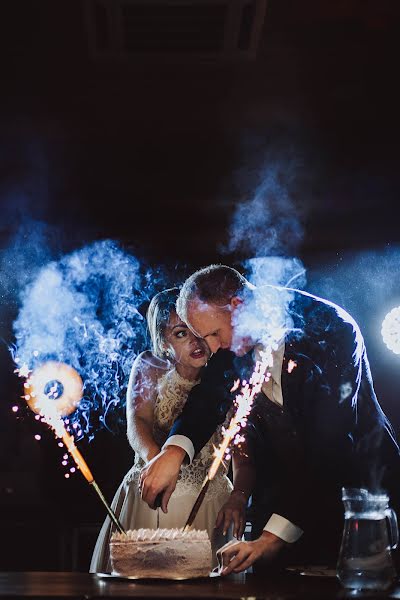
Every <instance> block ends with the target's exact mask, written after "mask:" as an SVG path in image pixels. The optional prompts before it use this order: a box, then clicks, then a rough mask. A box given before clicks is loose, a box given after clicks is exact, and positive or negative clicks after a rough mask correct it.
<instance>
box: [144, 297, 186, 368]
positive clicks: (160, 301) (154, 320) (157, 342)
mask: <svg viewBox="0 0 400 600" xmlns="http://www.w3.org/2000/svg"><path fill="white" fill-rule="evenodd" d="M178 295H179V288H177V287H174V288H168V289H166V290H163V291H162V292H158V294H156V295H155V296H153V298H152V299H151V302H150V304H149V308H148V309H147V313H146V319H147V327H148V330H149V334H150V340H151V349H152V352H153V354H154V355H155V356H158V357H159V358H166V353H165V350H164V335H165V328H166V326H167V325H168V321H169V319H170V316H171V313H173V312H176V301H177V299H178Z"/></svg>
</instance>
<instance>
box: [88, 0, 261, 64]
mask: <svg viewBox="0 0 400 600" xmlns="http://www.w3.org/2000/svg"><path fill="white" fill-rule="evenodd" d="M266 4H267V0H214V1H211V0H185V1H183V0H181V1H179V0H175V1H173V0H145V1H144V0H141V1H139V0H86V16H87V25H88V38H89V49H90V54H91V56H92V57H93V58H96V59H112V58H114V59H124V60H126V59H128V60H132V61H135V60H139V59H140V58H152V57H153V58H154V59H156V60H159V59H160V58H162V59H163V60H164V59H166V60H176V59H184V60H193V59H207V60H210V59H211V60H218V59H222V60H232V59H237V58H254V57H255V56H256V53H257V48H258V45H259V41H260V37H261V32H262V27H263V23H264V18H265V11H266Z"/></svg>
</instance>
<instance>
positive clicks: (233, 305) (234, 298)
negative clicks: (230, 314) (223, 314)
mask: <svg viewBox="0 0 400 600" xmlns="http://www.w3.org/2000/svg"><path fill="white" fill-rule="evenodd" d="M229 304H230V307H231V308H237V307H238V306H240V304H243V300H242V298H239V296H232V298H231V301H230V303H229Z"/></svg>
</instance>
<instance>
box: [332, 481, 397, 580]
mask: <svg viewBox="0 0 400 600" xmlns="http://www.w3.org/2000/svg"><path fill="white" fill-rule="evenodd" d="M342 500H343V504H344V510H345V513H344V519H345V520H344V528H343V536H342V543H341V547H340V551H339V557H338V562H337V570H336V573H337V577H338V579H339V581H340V583H341V584H342V585H343V586H344V587H345V588H351V589H355V590H361V589H372V590H385V589H387V588H388V587H390V585H391V584H392V583H393V580H394V579H395V577H396V575H397V573H396V569H395V566H394V563H393V559H392V553H391V550H392V549H393V548H396V546H397V543H398V541H399V534H398V528H397V518H396V513H395V512H394V511H393V509H391V508H389V497H388V496H387V495H385V494H371V493H370V492H368V490H366V489H362V488H342Z"/></svg>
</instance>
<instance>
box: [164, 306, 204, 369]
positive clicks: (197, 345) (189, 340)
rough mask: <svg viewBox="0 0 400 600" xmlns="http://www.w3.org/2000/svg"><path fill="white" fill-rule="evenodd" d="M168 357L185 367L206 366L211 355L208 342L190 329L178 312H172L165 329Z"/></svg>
mask: <svg viewBox="0 0 400 600" xmlns="http://www.w3.org/2000/svg"><path fill="white" fill-rule="evenodd" d="M164 338H165V348H166V351H167V355H168V358H169V359H170V360H171V361H172V362H175V363H180V364H181V365H183V366H185V367H194V368H197V369H199V368H201V367H204V365H205V364H206V362H207V361H208V359H209V357H210V351H209V349H208V346H207V344H206V343H205V341H204V340H202V339H201V338H198V337H196V336H195V335H194V333H192V332H191V331H190V329H189V328H188V326H187V325H186V323H184V322H183V321H181V319H180V318H179V317H178V315H177V314H176V313H172V314H171V316H170V319H169V321H168V325H167V327H166V330H165V335H164Z"/></svg>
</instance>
